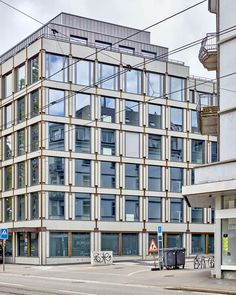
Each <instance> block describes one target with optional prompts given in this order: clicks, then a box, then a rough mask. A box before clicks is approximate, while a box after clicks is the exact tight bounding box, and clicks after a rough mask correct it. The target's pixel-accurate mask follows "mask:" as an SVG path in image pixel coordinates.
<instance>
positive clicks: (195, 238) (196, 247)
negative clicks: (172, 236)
mask: <svg viewBox="0 0 236 295" xmlns="http://www.w3.org/2000/svg"><path fill="white" fill-rule="evenodd" d="M205 237H206V236H205V235H204V234H192V254H199V253H206V240H205Z"/></svg>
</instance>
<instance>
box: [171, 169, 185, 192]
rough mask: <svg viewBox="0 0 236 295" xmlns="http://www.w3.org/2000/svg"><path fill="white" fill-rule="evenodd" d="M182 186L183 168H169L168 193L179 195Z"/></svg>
mask: <svg viewBox="0 0 236 295" xmlns="http://www.w3.org/2000/svg"><path fill="white" fill-rule="evenodd" d="M182 185H183V168H175V167H171V168H170V191H171V192H176V193H180V192H181V191H182Z"/></svg>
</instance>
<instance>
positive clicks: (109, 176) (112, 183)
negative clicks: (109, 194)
mask: <svg viewBox="0 0 236 295" xmlns="http://www.w3.org/2000/svg"><path fill="white" fill-rule="evenodd" d="M101 187H105V188H115V187H116V163H114V162H101Z"/></svg>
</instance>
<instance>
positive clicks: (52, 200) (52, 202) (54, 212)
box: [48, 192, 65, 219]
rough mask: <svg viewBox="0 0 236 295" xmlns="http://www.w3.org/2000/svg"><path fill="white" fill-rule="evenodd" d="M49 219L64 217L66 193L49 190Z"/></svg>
mask: <svg viewBox="0 0 236 295" xmlns="http://www.w3.org/2000/svg"><path fill="white" fill-rule="evenodd" d="M48 198H49V206H48V207H49V210H48V211H49V213H48V217H49V219H64V218H65V216H64V212H65V193H62V192H49V193H48Z"/></svg>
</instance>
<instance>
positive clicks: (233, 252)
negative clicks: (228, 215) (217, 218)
mask: <svg viewBox="0 0 236 295" xmlns="http://www.w3.org/2000/svg"><path fill="white" fill-rule="evenodd" d="M221 222H222V235H221V237H222V238H221V239H222V250H221V251H222V264H223V265H234V266H235V265H236V247H235V245H236V231H235V219H222V221H221Z"/></svg>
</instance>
